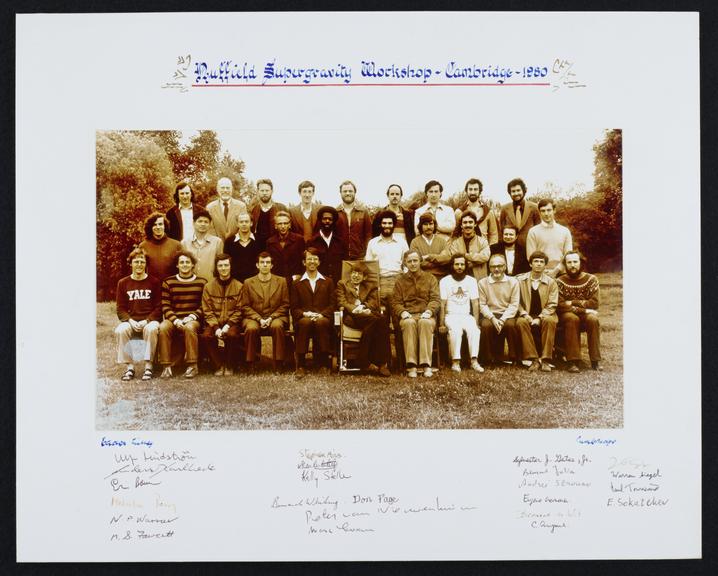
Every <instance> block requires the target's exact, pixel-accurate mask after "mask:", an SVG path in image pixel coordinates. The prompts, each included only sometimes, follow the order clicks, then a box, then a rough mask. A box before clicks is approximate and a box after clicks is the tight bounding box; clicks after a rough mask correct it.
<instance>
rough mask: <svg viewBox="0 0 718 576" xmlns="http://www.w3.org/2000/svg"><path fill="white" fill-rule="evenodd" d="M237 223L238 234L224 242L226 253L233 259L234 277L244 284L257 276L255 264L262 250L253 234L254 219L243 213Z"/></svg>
mask: <svg viewBox="0 0 718 576" xmlns="http://www.w3.org/2000/svg"><path fill="white" fill-rule="evenodd" d="M236 222H237V225H236V229H237V232H236V233H235V234H233V235H232V236H230V237H229V238H227V239H226V240H225V241H224V253H225V254H229V256H230V258H231V259H232V276H233V277H234V278H236V279H237V280H239V281H240V282H244V281H245V280H246V279H247V278H249V277H250V276H254V275H255V274H256V272H257V268H256V267H255V263H256V262H257V254H259V253H260V252H261V250H260V249H259V244H257V241H256V240H255V239H254V235H253V234H252V217H251V216H250V215H249V214H248V213H247V212H241V213H240V214H238V215H237V220H236Z"/></svg>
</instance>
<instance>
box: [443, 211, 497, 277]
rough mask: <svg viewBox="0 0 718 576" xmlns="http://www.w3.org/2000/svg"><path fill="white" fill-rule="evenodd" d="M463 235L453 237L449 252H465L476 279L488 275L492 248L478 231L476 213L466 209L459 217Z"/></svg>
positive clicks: (452, 253)
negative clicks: (488, 262)
mask: <svg viewBox="0 0 718 576" xmlns="http://www.w3.org/2000/svg"><path fill="white" fill-rule="evenodd" d="M459 223H460V226H461V235H460V236H458V237H456V238H452V239H451V241H450V242H449V254H450V255H451V256H453V255H454V254H465V255H466V262H467V264H469V266H471V268H470V271H471V273H472V274H473V275H474V278H476V280H481V278H484V277H485V276H486V262H487V261H488V259H489V256H491V249H490V248H489V243H488V242H487V241H486V238H484V237H483V236H481V232H480V231H479V233H477V232H476V230H477V228H476V215H475V214H474V213H473V212H472V211H471V210H466V211H465V212H463V213H462V214H461V218H460V219H459Z"/></svg>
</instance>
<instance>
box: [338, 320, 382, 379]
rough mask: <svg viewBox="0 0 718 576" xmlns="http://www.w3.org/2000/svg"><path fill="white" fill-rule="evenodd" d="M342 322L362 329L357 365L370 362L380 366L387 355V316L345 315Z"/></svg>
mask: <svg viewBox="0 0 718 576" xmlns="http://www.w3.org/2000/svg"><path fill="white" fill-rule="evenodd" d="M344 323H345V324H346V325H347V326H351V327H352V328H357V329H359V330H361V331H362V335H361V340H360V341H359V358H358V361H359V367H360V368H366V367H367V366H368V365H369V364H370V363H371V364H376V365H377V366H382V365H383V364H386V363H387V359H388V356H389V317H388V316H378V315H376V314H371V315H369V316H361V315H356V316H352V315H346V316H345V317H344Z"/></svg>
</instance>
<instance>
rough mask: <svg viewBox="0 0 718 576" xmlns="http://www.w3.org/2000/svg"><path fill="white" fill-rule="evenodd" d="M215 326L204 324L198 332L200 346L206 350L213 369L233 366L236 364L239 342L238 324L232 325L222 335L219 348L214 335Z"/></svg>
mask: <svg viewBox="0 0 718 576" xmlns="http://www.w3.org/2000/svg"><path fill="white" fill-rule="evenodd" d="M216 330H217V327H216V326H215V327H214V328H213V327H211V326H205V328H204V330H202V334H200V339H201V340H202V347H203V348H204V349H205V350H206V351H207V355H208V356H209V359H210V361H211V362H212V366H213V367H214V369H215V370H217V369H218V368H221V367H222V366H228V367H234V366H235V365H236V364H237V357H238V351H239V343H240V336H241V333H240V330H239V326H232V327H231V328H230V329H229V331H228V332H227V333H226V334H225V335H224V337H223V338H222V340H223V341H224V347H223V348H220V346H219V342H218V340H217V337H216V336H215V335H214V333H215V331H216Z"/></svg>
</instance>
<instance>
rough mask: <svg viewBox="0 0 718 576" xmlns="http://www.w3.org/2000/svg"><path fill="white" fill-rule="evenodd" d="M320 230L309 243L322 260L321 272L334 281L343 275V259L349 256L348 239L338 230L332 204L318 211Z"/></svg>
mask: <svg viewBox="0 0 718 576" xmlns="http://www.w3.org/2000/svg"><path fill="white" fill-rule="evenodd" d="M317 218H318V219H319V230H318V231H317V233H316V234H315V235H314V236H313V237H312V239H311V240H310V241H309V244H307V248H312V249H314V251H315V253H316V254H317V256H319V259H320V261H321V265H320V266H321V267H320V268H319V272H321V273H322V275H324V276H326V277H327V278H331V279H332V281H339V279H341V277H342V260H345V259H346V257H347V245H346V239H345V238H344V237H342V236H341V235H340V234H339V232H338V231H337V228H336V227H337V218H338V216H337V211H336V210H335V209H334V208H332V207H331V206H322V207H321V208H319V210H318V211H317Z"/></svg>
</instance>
